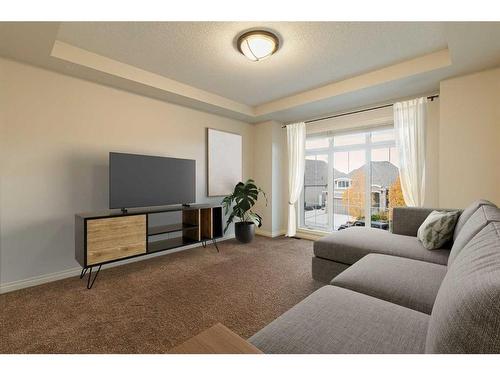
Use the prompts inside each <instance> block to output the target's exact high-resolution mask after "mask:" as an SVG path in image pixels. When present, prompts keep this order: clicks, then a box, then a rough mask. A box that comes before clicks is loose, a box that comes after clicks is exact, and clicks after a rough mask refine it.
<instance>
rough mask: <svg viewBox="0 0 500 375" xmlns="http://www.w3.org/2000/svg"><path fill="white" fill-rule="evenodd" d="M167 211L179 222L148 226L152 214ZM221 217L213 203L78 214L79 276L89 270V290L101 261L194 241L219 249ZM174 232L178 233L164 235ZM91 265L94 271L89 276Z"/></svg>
mask: <svg viewBox="0 0 500 375" xmlns="http://www.w3.org/2000/svg"><path fill="white" fill-rule="evenodd" d="M166 212H178V218H179V219H178V221H174V222H173V223H169V224H166V225H159V224H156V223H155V224H154V225H150V220H149V218H150V216H151V215H154V214H160V213H166ZM223 219H224V217H223V212H222V207H221V206H220V205H212V204H191V205H188V207H186V206H185V205H182V207H179V206H163V207H149V208H131V209H129V210H127V209H125V208H122V209H120V210H107V211H102V212H91V213H82V214H77V215H75V258H76V260H77V261H78V263H80V265H81V266H82V273H81V275H80V278H83V277H84V276H85V274H86V273H87V271H89V272H88V274H89V279H88V280H87V288H88V289H90V288H92V286H93V285H94V282H95V279H96V278H97V275H98V273H99V270H100V268H101V266H102V265H103V264H107V263H112V262H117V261H119V260H124V259H129V258H135V257H140V256H144V255H147V254H152V253H156V252H161V251H168V250H171V249H174V248H178V247H183V246H188V245H194V244H200V245H202V246H203V247H206V246H207V243H209V242H212V243H213V245H214V247H215V249H216V250H217V252H218V251H219V247H218V246H217V240H218V239H220V238H222V237H223V235H224V232H223V228H224V222H223ZM152 222H153V220H152V221H151V223H152ZM173 233H177V235H171V236H164V235H166V234H173ZM160 235H162V236H160ZM165 237H167V238H165ZM94 268H97V272H95V274H94V276H93V277H92V273H93V272H92V271H93V269H94ZM91 277H92V279H91Z"/></svg>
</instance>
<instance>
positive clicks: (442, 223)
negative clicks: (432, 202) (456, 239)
mask: <svg viewBox="0 0 500 375" xmlns="http://www.w3.org/2000/svg"><path fill="white" fill-rule="evenodd" d="M459 215H460V211H432V212H431V213H430V214H429V216H427V218H426V219H425V220H424V222H423V223H422V225H420V228H418V232H417V238H418V239H419V240H420V242H422V245H424V247H425V248H426V249H428V250H434V249H440V248H441V247H442V246H443V245H444V244H445V243H446V242H448V241H449V240H451V239H452V238H453V232H454V231H455V225H456V224H457V220H458V216H459Z"/></svg>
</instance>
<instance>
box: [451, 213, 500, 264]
mask: <svg viewBox="0 0 500 375" xmlns="http://www.w3.org/2000/svg"><path fill="white" fill-rule="evenodd" d="M498 221H500V208H497V207H496V206H489V205H483V206H481V207H479V208H478V209H477V210H476V212H474V213H473V214H472V216H471V217H470V219H469V220H467V222H466V223H465V225H464V226H463V228H462V230H461V231H460V234H459V235H458V237H457V238H456V239H455V242H453V246H452V247H451V252H450V256H449V258H448V267H449V266H450V265H451V264H452V263H453V262H454V261H455V259H456V258H457V256H458V254H459V253H460V252H461V251H462V249H463V248H464V247H465V246H466V245H467V244H468V243H469V242H470V240H472V238H474V236H475V235H476V234H478V233H479V232H480V231H481V230H482V229H483V228H484V227H486V226H487V225H488V224H489V223H491V222H498Z"/></svg>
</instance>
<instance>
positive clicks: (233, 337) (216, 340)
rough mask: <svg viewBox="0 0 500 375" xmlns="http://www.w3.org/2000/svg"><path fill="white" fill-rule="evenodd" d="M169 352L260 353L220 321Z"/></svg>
mask: <svg viewBox="0 0 500 375" xmlns="http://www.w3.org/2000/svg"><path fill="white" fill-rule="evenodd" d="M168 353H169V354H262V352H261V351H260V350H259V349H257V348H256V347H255V346H253V345H252V344H250V343H249V342H248V341H246V340H244V339H243V338H241V337H240V336H238V335H237V334H236V333H234V332H233V331H231V330H230V329H229V328H227V327H226V326H224V325H223V324H221V323H217V324H216V325H214V326H212V327H210V328H209V329H207V330H205V331H203V332H201V333H200V334H198V335H196V336H194V337H192V338H190V339H189V340H187V341H185V342H184V343H182V344H180V345H179V346H176V347H175V348H173V349H172V350H170V351H169V352H168Z"/></svg>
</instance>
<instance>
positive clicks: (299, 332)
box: [249, 285, 429, 354]
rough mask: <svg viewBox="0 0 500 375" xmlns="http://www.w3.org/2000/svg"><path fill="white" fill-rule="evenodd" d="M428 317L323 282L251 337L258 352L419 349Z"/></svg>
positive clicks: (422, 341) (379, 351)
mask: <svg viewBox="0 0 500 375" xmlns="http://www.w3.org/2000/svg"><path fill="white" fill-rule="evenodd" d="M428 320H429V316H428V315H426V314H423V313H421V312H418V311H414V310H410V309H407V308H405V307H401V306H398V305H395V304H393V303H389V302H386V301H382V300H380V299H377V298H373V297H370V296H367V295H364V294H361V293H356V292H353V291H351V290H348V289H343V288H338V287H335V286H330V285H328V286H324V287H323V288H321V289H318V290H317V291H316V292H314V293H313V294H311V295H310V296H309V297H307V298H306V299H304V300H303V301H302V302H300V303H299V304H298V305H296V306H294V307H292V308H291V309H290V310H288V311H287V312H286V313H284V314H283V315H282V316H280V317H279V318H277V319H276V320H275V321H273V322H271V323H270V324H269V325H267V326H266V327H264V328H263V329H262V330H260V331H259V332H257V333H256V334H255V335H253V336H252V337H251V338H250V339H249V341H250V342H251V343H252V344H253V345H255V346H256V347H257V348H259V349H260V350H262V351H263V352H264V353H283V354H284V353H290V354H299V353H422V352H423V350H424V343H425V336H426V332H427V324H428Z"/></svg>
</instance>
